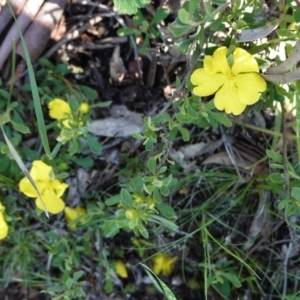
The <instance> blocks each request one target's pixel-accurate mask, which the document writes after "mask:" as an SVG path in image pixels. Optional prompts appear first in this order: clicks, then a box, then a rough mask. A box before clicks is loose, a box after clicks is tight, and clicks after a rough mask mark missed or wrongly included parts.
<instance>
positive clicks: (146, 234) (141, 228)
mask: <svg viewBox="0 0 300 300" xmlns="http://www.w3.org/2000/svg"><path fill="white" fill-rule="evenodd" d="M137 228H138V230H139V232H140V234H141V235H142V236H143V237H144V238H145V239H148V238H149V232H148V230H147V229H146V227H145V226H144V225H143V224H142V223H139V224H138V226H137Z"/></svg>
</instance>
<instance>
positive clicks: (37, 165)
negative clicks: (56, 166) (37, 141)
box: [30, 160, 54, 181]
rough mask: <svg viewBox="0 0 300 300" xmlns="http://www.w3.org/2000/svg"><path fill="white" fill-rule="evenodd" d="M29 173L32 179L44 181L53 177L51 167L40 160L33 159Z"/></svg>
mask: <svg viewBox="0 0 300 300" xmlns="http://www.w3.org/2000/svg"><path fill="white" fill-rule="evenodd" d="M30 175H31V177H32V179H33V180H34V181H45V180H50V179H51V178H53V177H54V174H53V169H52V167H50V166H48V165H47V164H45V163H44V162H43V161H41V160H35V161H34V162H33V163H32V167H31V170H30Z"/></svg>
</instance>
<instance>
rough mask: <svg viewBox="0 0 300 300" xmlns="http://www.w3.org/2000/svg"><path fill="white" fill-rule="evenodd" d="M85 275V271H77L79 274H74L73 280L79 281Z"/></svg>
mask: <svg viewBox="0 0 300 300" xmlns="http://www.w3.org/2000/svg"><path fill="white" fill-rule="evenodd" d="M83 274H84V272H83V271H77V272H75V273H74V276H73V279H74V280H75V281H78V279H79V278H80V277H81V276H82V275H83Z"/></svg>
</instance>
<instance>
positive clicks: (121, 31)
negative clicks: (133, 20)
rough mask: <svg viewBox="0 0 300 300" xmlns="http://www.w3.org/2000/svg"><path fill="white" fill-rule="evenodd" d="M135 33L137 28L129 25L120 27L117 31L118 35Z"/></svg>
mask: <svg viewBox="0 0 300 300" xmlns="http://www.w3.org/2000/svg"><path fill="white" fill-rule="evenodd" d="M135 33H136V30H135V29H132V28H128V27H125V28H120V29H119V30H118V31H117V34H118V36H127V35H135Z"/></svg>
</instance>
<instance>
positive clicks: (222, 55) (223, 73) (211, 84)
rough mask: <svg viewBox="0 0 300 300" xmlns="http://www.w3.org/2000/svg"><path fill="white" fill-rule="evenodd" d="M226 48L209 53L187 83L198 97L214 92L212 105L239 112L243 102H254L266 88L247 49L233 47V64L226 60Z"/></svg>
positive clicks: (244, 105) (241, 109)
mask: <svg viewBox="0 0 300 300" xmlns="http://www.w3.org/2000/svg"><path fill="white" fill-rule="evenodd" d="M226 55H227V48H226V47H220V48H218V49H217V50H216V51H215V52H214V54H213V55H212V56H210V55H207V56H205V58H204V66H203V68H200V69H196V70H195V71H194V72H193V73H192V75H191V82H192V84H193V85H195V86H196V87H195V88H194V89H193V93H194V94H195V95H197V96H200V97H205V96H209V95H212V94H215V93H216V94H215V98H214V104H215V107H216V108H217V109H218V110H225V112H226V113H227V114H230V113H232V114H234V115H239V114H241V113H242V112H243V111H244V110H245V108H246V106H247V105H252V104H254V103H256V102H257V101H258V100H259V98H260V94H261V92H264V91H265V90H266V87H267V85H266V81H265V80H264V78H263V77H262V76H260V75H259V74H258V71H259V67H258V64H257V62H256V60H255V58H254V57H253V56H252V55H251V54H249V53H248V52H247V51H245V50H243V49H241V48H236V49H235V51H234V52H233V54H232V58H233V63H232V64H229V62H228V59H227V56H226Z"/></svg>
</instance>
